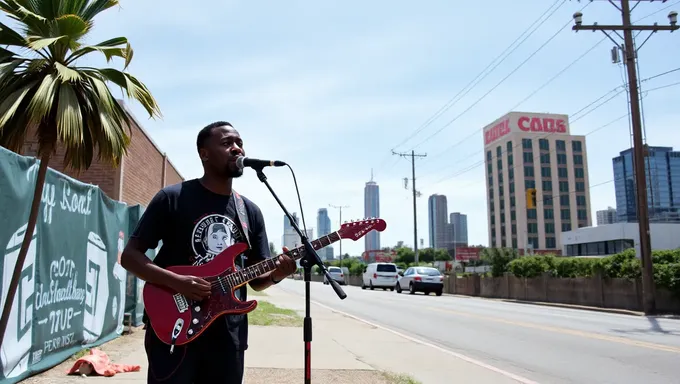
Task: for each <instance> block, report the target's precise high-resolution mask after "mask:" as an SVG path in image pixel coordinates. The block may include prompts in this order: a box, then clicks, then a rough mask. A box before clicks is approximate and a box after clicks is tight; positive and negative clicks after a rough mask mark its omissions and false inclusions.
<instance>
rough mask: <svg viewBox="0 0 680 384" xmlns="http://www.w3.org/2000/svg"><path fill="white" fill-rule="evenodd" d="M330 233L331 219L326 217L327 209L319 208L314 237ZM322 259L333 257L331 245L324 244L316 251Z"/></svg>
mask: <svg viewBox="0 0 680 384" xmlns="http://www.w3.org/2000/svg"><path fill="white" fill-rule="evenodd" d="M329 233H331V219H330V217H328V209H326V208H319V210H318V212H317V214H316V237H317V238H319V237H322V236H326V235H328V234H329ZM317 253H318V254H319V257H320V258H321V259H323V260H332V259H333V247H331V246H330V245H329V246H326V247H324V248H321V249H320V250H318V251H317Z"/></svg>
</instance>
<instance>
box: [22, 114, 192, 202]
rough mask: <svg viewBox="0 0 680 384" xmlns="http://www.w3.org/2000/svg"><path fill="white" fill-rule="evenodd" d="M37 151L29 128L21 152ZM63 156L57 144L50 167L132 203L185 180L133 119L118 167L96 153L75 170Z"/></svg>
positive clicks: (34, 139) (27, 153)
mask: <svg viewBox="0 0 680 384" xmlns="http://www.w3.org/2000/svg"><path fill="white" fill-rule="evenodd" d="M133 120H134V119H133ZM37 152H38V140H37V137H36V136H35V133H34V132H29V134H28V135H27V136H26V141H25V142H24V145H23V147H22V150H21V153H20V154H21V155H24V156H36V154H37ZM63 159H64V148H63V146H61V145H58V146H57V151H56V155H55V156H53V157H52V159H51V160H50V168H52V169H54V170H56V171H59V172H62V173H64V174H66V175H68V176H71V177H73V178H74V179H78V180H80V181H82V182H84V183H89V184H93V185H96V186H98V187H99V188H100V189H101V190H102V191H103V192H104V193H105V194H106V195H107V196H108V197H110V198H112V199H114V200H120V201H123V202H125V203H127V204H128V205H131V206H132V205H136V204H141V205H144V206H146V205H147V204H148V203H149V201H151V198H153V196H154V195H155V194H156V192H158V190H159V189H161V188H162V187H164V186H166V185H171V184H176V183H179V182H182V181H183V180H184V178H183V177H182V175H180V173H179V172H178V171H177V169H176V168H175V167H174V165H172V163H171V162H170V160H169V159H168V158H167V157H166V156H165V154H164V153H163V152H162V151H161V150H160V148H159V147H158V146H157V145H156V144H155V143H154V142H153V140H151V138H150V137H149V135H148V134H147V133H146V132H145V131H144V129H143V128H142V127H141V126H140V125H139V124H137V122H136V121H135V123H134V124H133V126H132V127H131V140H130V145H129V146H128V153H127V155H126V156H125V157H124V158H123V161H122V162H121V166H120V167H116V168H114V167H113V166H111V165H110V164H106V163H101V162H99V161H97V159H96V155H95V160H94V161H93V163H92V165H91V166H90V168H88V169H87V170H83V171H80V172H76V171H74V170H72V169H64V163H63Z"/></svg>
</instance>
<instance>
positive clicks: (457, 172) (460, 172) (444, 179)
mask: <svg viewBox="0 0 680 384" xmlns="http://www.w3.org/2000/svg"><path fill="white" fill-rule="evenodd" d="M678 85H680V81H678V82H675V83H671V84H666V85H662V86H659V87H655V88H651V89H648V90H646V91H645V93H649V92H652V91H656V90H659V89H665V88H669V87H673V86H678ZM602 105H604V103H603V104H600V105H599V106H598V108H599V107H600V106H602ZM592 111H593V110H591V111H589V112H588V113H590V112H592ZM627 116H628V114H625V115H623V116H619V117H617V118H616V119H614V120H612V121H610V122H609V123H607V124H604V125H602V126H600V127H598V128H595V129H593V130H591V131H589V132H588V133H586V134H585V135H584V136H588V135H591V134H593V133H595V132H597V131H599V130H601V129H603V128H606V127H608V126H610V125H612V124H613V123H615V122H618V121H619V120H621V119H623V118H624V117H627ZM551 135H554V133H549V134H546V135H545V136H543V137H541V138H545V137H549V136H551ZM516 147H517V145H515V146H514V147H513V149H514V148H516ZM483 152H484V150H481V151H477V152H476V153H475V155H477V154H480V153H483ZM501 153H507V150H503V152H501ZM483 164H484V160H481V161H479V162H477V163H474V164H472V165H470V166H468V167H466V168H464V169H462V170H459V171H456V172H454V173H453V174H451V175H449V176H445V177H443V178H441V179H440V180H438V181H436V182H434V183H431V184H426V186H427V187H430V186H433V185H437V184H440V183H442V182H444V181H446V180H450V179H453V178H455V177H458V176H460V175H463V174H465V173H468V172H470V171H472V170H473V169H475V168H477V167H480V166H482V165H483ZM475 183H477V182H472V183H471V184H465V185H463V186H459V187H458V188H464V187H466V186H468V185H474V184H475Z"/></svg>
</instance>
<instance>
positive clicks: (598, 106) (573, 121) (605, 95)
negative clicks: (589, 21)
mask: <svg viewBox="0 0 680 384" xmlns="http://www.w3.org/2000/svg"><path fill="white" fill-rule="evenodd" d="M595 46H597V45H595ZM595 46H594V47H595ZM677 71H680V67H678V68H675V69H671V70H668V71H665V72H662V73H659V74H656V75H653V76H650V77H647V78H645V79H642V80H641V81H640V82H641V83H644V82H646V81H649V80H652V79H656V78H659V77H661V76H665V75H668V74H671V73H673V72H677ZM678 84H680V83H672V84H668V85H664V86H661V87H657V88H652V89H648V90H646V91H645V93H647V92H652V91H655V90H658V89H663V88H668V87H671V86H675V85H678ZM626 85H627V83H626V84H624V85H619V86H617V87H614V88H612V89H611V90H610V91H608V92H607V93H605V94H604V95H602V96H600V97H599V98H597V99H596V100H594V101H592V102H590V103H588V104H586V105H585V106H584V107H583V108H581V109H579V110H578V111H576V112H575V113H572V114H570V115H569V116H570V117H571V116H577V115H578V114H579V113H581V112H582V111H584V110H585V109H587V108H588V107H590V106H592V105H594V104H596V103H597V102H598V101H600V100H602V99H603V98H605V97H607V96H608V95H610V94H611V93H612V92H614V91H617V90H619V88H621V90H619V91H618V92H617V93H615V94H614V95H613V96H611V97H610V98H608V99H606V100H605V101H604V102H602V103H600V104H598V105H597V106H595V107H594V108H592V109H590V110H589V111H588V112H586V113H584V114H582V115H581V116H578V117H577V118H575V119H570V122H569V123H570V124H573V123H575V122H576V121H578V120H580V119H582V118H583V117H585V116H587V115H589V114H590V113H592V112H594V111H595V110H596V109H598V108H600V107H602V106H603V105H605V104H607V103H608V102H610V101H611V100H613V99H614V98H615V97H616V96H618V95H619V94H621V93H622V92H624V91H625V88H624V87H625V86H626ZM481 130H482V128H480V129H478V130H477V131H475V134H476V133H478V132H479V131H481ZM446 151H448V150H446ZM446 151H444V152H446ZM444 152H440V153H439V154H437V155H435V156H433V158H436V157H438V156H440V155H442V154H443V153H444ZM483 152H484V150H480V151H476V152H475V153H471V154H469V155H467V156H464V158H468V157H472V156H476V155H478V154H480V153H483ZM482 163H483V162H482ZM476 164H477V163H476ZM478 164H481V163H478ZM475 167H476V165H473V166H472V168H471V169H470V170H472V169H474V168H475ZM464 171H465V170H464ZM463 173H465V172H463ZM434 174H435V173H434V172H433V173H427V174H426V175H425V176H422V178H427V177H429V176H431V175H434ZM455 176H456V175H454V176H453V177H455ZM449 178H451V177H446V178H445V179H449ZM440 182H441V181H440ZM440 182H437V183H436V184H438V183H440Z"/></svg>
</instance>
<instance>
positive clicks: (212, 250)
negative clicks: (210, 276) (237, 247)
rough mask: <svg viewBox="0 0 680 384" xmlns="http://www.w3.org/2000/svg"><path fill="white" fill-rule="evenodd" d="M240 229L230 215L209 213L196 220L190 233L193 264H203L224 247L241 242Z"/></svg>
mask: <svg viewBox="0 0 680 384" xmlns="http://www.w3.org/2000/svg"><path fill="white" fill-rule="evenodd" d="M241 237H242V235H241V231H240V230H239V227H238V225H237V224H236V223H235V222H234V220H232V219H231V218H230V217H227V216H225V215H218V214H210V215H207V216H204V217H202V218H201V219H199V220H198V222H197V223H196V225H195V226H194V229H193V231H192V234H191V239H192V240H191V246H192V247H193V251H194V260H193V262H192V264H193V265H194V266H197V265H202V264H205V263H207V262H209V261H212V259H214V258H215V256H217V255H218V254H220V253H221V252H222V251H224V250H225V249H227V248H229V247H230V246H232V245H233V244H235V243H237V242H241V241H242V240H241Z"/></svg>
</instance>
